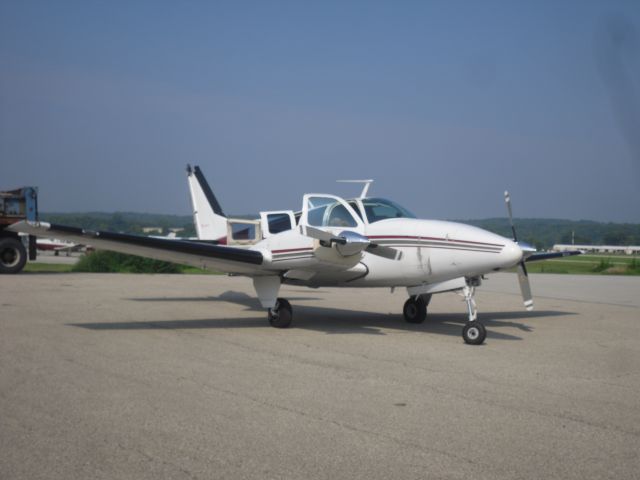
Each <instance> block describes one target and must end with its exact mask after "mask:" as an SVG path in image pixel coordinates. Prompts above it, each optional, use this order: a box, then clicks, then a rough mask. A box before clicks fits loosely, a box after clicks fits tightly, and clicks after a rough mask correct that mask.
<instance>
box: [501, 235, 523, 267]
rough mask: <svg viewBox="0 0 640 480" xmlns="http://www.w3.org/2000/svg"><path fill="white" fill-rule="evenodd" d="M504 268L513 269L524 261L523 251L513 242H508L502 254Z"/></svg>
mask: <svg viewBox="0 0 640 480" xmlns="http://www.w3.org/2000/svg"><path fill="white" fill-rule="evenodd" d="M500 258H501V260H502V262H503V267H512V266H514V265H516V264H517V263H519V262H520V260H522V249H521V248H520V247H519V246H518V244H517V243H516V242H514V241H512V240H507V241H506V242H505V246H504V248H503V249H502V251H501V252H500Z"/></svg>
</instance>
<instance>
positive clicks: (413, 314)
mask: <svg viewBox="0 0 640 480" xmlns="http://www.w3.org/2000/svg"><path fill="white" fill-rule="evenodd" d="M402 314H403V315H404V319H405V320H406V321H407V322H408V323H422V322H424V320H425V318H427V304H426V303H425V301H424V300H423V299H422V297H418V298H417V299H416V298H414V297H410V298H409V299H408V300H407V301H406V302H404V307H403V308H402Z"/></svg>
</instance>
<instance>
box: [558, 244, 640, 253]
mask: <svg viewBox="0 0 640 480" xmlns="http://www.w3.org/2000/svg"><path fill="white" fill-rule="evenodd" d="M551 250H553V251H554V252H567V251H570V250H582V251H583V252H588V253H618V254H621V253H624V254H626V255H634V254H635V255H637V254H639V253H640V246H638V245H627V246H624V245H566V244H562V243H559V244H556V245H554V246H553V248H552V249H551Z"/></svg>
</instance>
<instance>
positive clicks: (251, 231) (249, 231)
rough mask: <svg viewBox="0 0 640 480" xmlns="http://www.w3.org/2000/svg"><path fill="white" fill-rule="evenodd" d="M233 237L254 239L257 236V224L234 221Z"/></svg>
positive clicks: (236, 238)
mask: <svg viewBox="0 0 640 480" xmlns="http://www.w3.org/2000/svg"><path fill="white" fill-rule="evenodd" d="M231 237H232V238H233V240H253V239H255V238H256V226H255V225H253V224H246V223H232V224H231Z"/></svg>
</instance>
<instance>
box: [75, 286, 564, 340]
mask: <svg viewBox="0 0 640 480" xmlns="http://www.w3.org/2000/svg"><path fill="white" fill-rule="evenodd" d="M130 300H134V301H148V302H154V301H158V302H162V301H176V302H178V301H184V302H191V301H194V300H196V301H212V302H218V301H224V302H229V303H236V304H238V305H242V306H244V307H245V308H246V309H247V310H251V311H259V312H261V315H260V316H259V317H250V318H236V319H233V318H219V319H215V318H208V319H182V320H155V321H154V320H149V321H134V322H102V323H72V324H69V325H71V326H75V327H81V328H86V329H89V330H143V329H151V330H154V329H168V330H181V329H231V328H265V327H268V325H269V324H268V322H267V318H266V313H265V312H264V309H263V308H262V307H261V306H260V303H259V302H258V300H257V299H256V298H254V297H251V296H249V295H247V294H246V293H242V292H232V291H228V292H225V293H223V294H222V295H220V296H219V297H197V298H189V297H161V298H133V299H130ZM290 300H291V301H292V303H293V304H294V320H293V325H292V329H303V330H313V331H319V332H324V333H326V334H354V333H355V334H369V335H385V332H384V331H383V329H394V330H401V331H406V332H414V333H426V334H433V333H435V334H439V335H453V336H460V330H461V328H462V326H463V325H464V323H465V322H466V313H465V312H464V311H460V312H451V313H431V312H430V313H429V314H428V316H427V320H426V321H425V322H424V323H422V324H409V323H406V322H405V321H404V319H403V318H402V314H401V313H398V314H388V313H377V312H363V311H358V310H346V309H340V308H329V307H315V306H305V305H296V302H297V301H303V300H317V299H316V298H311V297H293V296H291V297H290ZM566 315H575V313H573V312H562V311H555V310H541V311H533V312H524V311H516V312H504V311H501V312H481V313H480V314H479V316H478V318H479V320H481V321H482V322H483V323H484V325H485V326H486V327H487V336H488V338H492V339H499V340H522V338H521V337H519V336H516V335H513V334H510V333H505V332H501V331H500V328H505V327H508V328H516V329H518V330H520V331H522V332H531V331H533V328H532V327H531V326H529V325H527V324H526V323H524V322H526V320H527V319H532V318H546V317H556V316H566Z"/></svg>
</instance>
